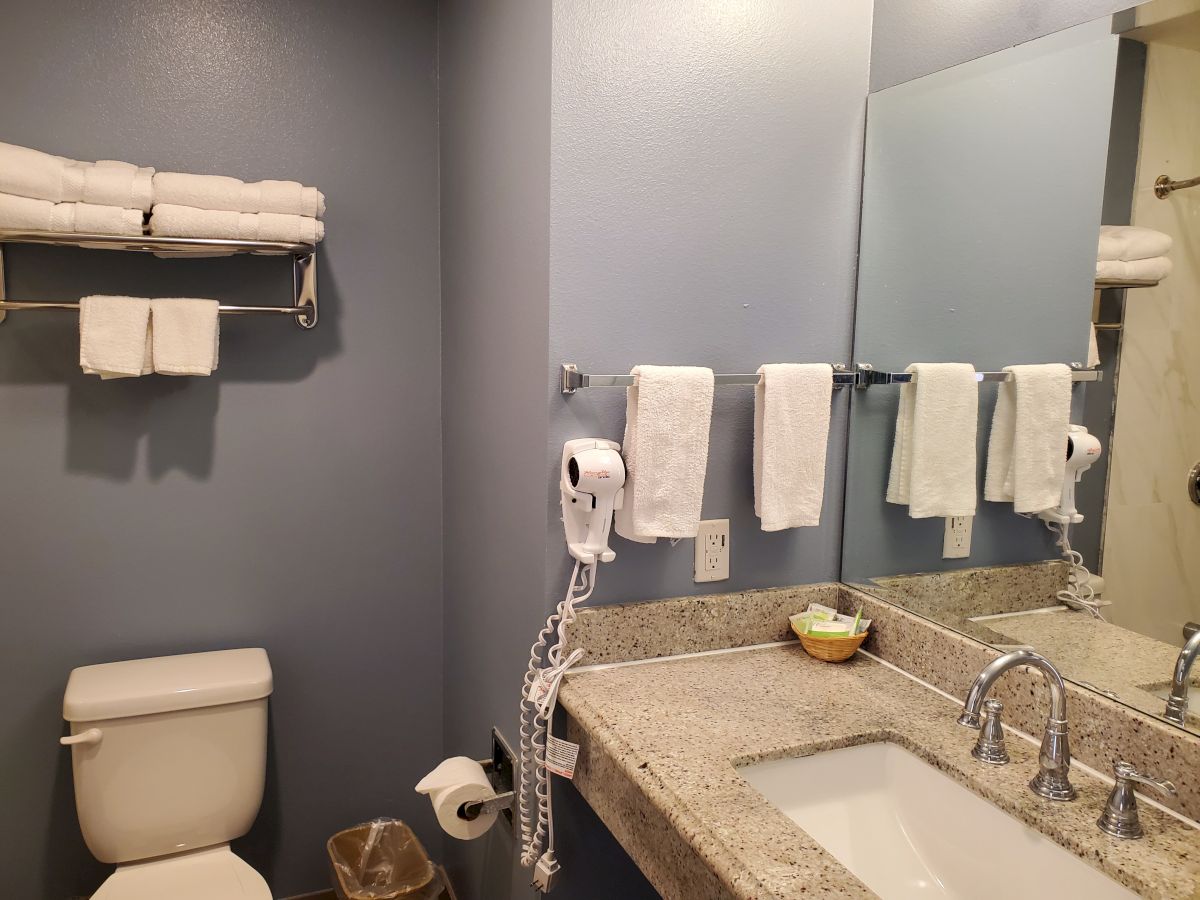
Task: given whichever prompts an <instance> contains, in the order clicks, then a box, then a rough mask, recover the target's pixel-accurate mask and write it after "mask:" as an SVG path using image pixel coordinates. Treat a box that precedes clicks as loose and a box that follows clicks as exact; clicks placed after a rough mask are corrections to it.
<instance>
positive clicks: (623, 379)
mask: <svg viewBox="0 0 1200 900" xmlns="http://www.w3.org/2000/svg"><path fill="white" fill-rule="evenodd" d="M758 380H759V376H758V373H757V372H752V373H750V374H744V375H734V374H724V375H714V376H713V381H714V382H715V383H716V384H718V385H722V386H723V385H731V384H758ZM856 383H857V382H856V380H855V374H854V373H853V372H851V371H849V370H848V369H847V367H846V366H844V365H842V364H841V363H837V364H836V365H834V367H833V387H834V389H835V390H837V389H840V388H844V387H847V386H852V385H854V384H856ZM632 385H633V376H632V375H591V374H589V373H587V372H580V371H579V368H578V367H577V366H576V365H575V364H574V363H564V364H563V367H562V392H563V393H564V394H573V393H575V392H576V391H577V390H579V389H580V388H594V387H631V386H632Z"/></svg>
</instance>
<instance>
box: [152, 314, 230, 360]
mask: <svg viewBox="0 0 1200 900" xmlns="http://www.w3.org/2000/svg"><path fill="white" fill-rule="evenodd" d="M150 312H151V318H152V320H153V322H154V371H155V372H157V373H158V374H159V375H211V374H212V372H213V370H214V369H215V368H216V367H217V349H218V344H219V341H220V324H219V323H220V315H219V304H218V303H217V301H216V300H197V299H187V298H179V299H165V300H159V299H156V300H151V301H150Z"/></svg>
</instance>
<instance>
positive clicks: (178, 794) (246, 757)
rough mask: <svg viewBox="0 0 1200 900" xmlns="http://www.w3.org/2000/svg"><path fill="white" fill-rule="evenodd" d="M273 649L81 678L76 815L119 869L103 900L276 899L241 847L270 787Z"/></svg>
mask: <svg viewBox="0 0 1200 900" xmlns="http://www.w3.org/2000/svg"><path fill="white" fill-rule="evenodd" d="M271 687H272V679H271V666H270V662H269V661H268V659H267V654H266V651H265V650H262V649H248V650H220V651H216V652H213V653H191V654H186V655H182V656H164V657H159V658H156V659H136V660H129V661H126V662H118V663H106V664H103V665H96V666H85V667H83V668H79V669H75V670H74V671H73V672H72V673H71V677H70V679H69V680H68V682H67V690H66V693H65V695H64V697H63V718H64V719H66V720H67V721H68V722H69V723H70V726H71V734H70V735H69V736H67V737H64V738H62V743H64V744H67V745H70V747H71V762H72V770H73V772H74V779H75V808H76V811H77V813H78V816H79V826H80V829H81V830H82V831H83V837H84V840H85V841H86V843H87V845H88V849H89V850H91V851H92V855H93V856H95V857H96V858H97V859H99V860H100V861H102V862H108V863H116V864H117V870H116V872H114V873H113V874H112V875H111V876H110V877H109V878H108V880H107V881H105V882H104V884H103V885H101V887H100V888H99V890H98V891H97V892H96V893H95V894H94V895H93V900H151V898H155V900H162V898H166V897H170V898H172V900H226V898H228V900H270V898H271V891H270V889H269V888H268V886H267V883H266V881H264V880H263V878H262V876H261V875H259V874H258V873H257V872H255V871H254V869H252V868H251V867H250V866H249V865H248V864H246V863H245V862H243V861H242V860H241V859H239V858H238V857H237V856H236V855H234V853H233V851H232V850H230V849H229V842H230V841H231V840H233V839H235V838H238V837H241V836H242V835H243V834H245V833H246V832H247V831H248V830H249V829H250V826H251V824H252V823H253V822H254V818H255V816H256V815H257V814H258V808H259V805H260V804H261V802H262V793H263V784H264V781H265V777H266V750H267V697H268V696H269V695H270V693H271Z"/></svg>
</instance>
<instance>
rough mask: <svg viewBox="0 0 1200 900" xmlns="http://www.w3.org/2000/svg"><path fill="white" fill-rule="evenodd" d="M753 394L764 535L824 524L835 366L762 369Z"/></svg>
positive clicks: (758, 506)
mask: <svg viewBox="0 0 1200 900" xmlns="http://www.w3.org/2000/svg"><path fill="white" fill-rule="evenodd" d="M758 374H759V375H760V376H761V377H760V378H759V381H758V385H757V386H756V387H755V388H754V512H755V513H756V514H757V515H758V517H759V519H761V520H762V530H763V531H782V530H783V529H785V528H803V527H805V526H811V525H820V524H821V504H822V501H823V499H824V496H825V451H826V447H827V446H828V444H829V415H830V406H831V403H830V401H831V398H832V396H833V366H831V365H829V364H828V363H817V364H807V365H799V364H779V365H777V364H771V365H765V366H761V367H760V368H759V370H758Z"/></svg>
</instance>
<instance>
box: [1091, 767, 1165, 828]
mask: <svg viewBox="0 0 1200 900" xmlns="http://www.w3.org/2000/svg"><path fill="white" fill-rule="evenodd" d="M1113 777H1114V778H1115V779H1116V784H1114V785H1113V789H1112V793H1111V794H1109V795H1108V802H1107V803H1106V804H1105V805H1104V812H1103V813H1102V814H1101V816H1100V818H1099V819H1098V820H1097V822H1096V824H1097V825H1099V826H1100V830H1101V831H1103V832H1104V833H1105V834H1109V835H1112V836H1113V837H1116V838H1125V839H1134V838H1140V837H1141V836H1142V835H1143V834H1144V832H1143V831H1142V823H1141V821H1139V819H1138V808H1137V795H1136V794H1135V793H1134V788H1133V786H1134V784H1135V783H1136V784H1140V785H1144V786H1145V787H1148V788H1153V789H1154V790H1156V791H1158V792H1159V793H1160V794H1163V795H1164V796H1167V795H1174V794H1178V793H1179V792H1178V791H1177V790H1176V789H1175V785H1174V784H1173V783H1171V782H1170V781H1167V780H1166V779H1165V778H1155V777H1154V776H1153V775H1144V774H1142V773H1141V772H1139V771H1138V770H1137V769H1135V768H1134V767H1133V766H1132V765H1130V764H1129V763H1127V762H1125V761H1124V760H1121V761H1120V762H1117V763H1115V764H1114V765H1113Z"/></svg>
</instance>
